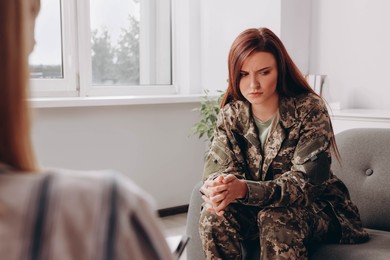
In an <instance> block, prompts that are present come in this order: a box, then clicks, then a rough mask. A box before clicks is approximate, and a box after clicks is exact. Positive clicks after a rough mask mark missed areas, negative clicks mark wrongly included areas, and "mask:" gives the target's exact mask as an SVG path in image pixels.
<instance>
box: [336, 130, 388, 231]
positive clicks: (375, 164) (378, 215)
mask: <svg viewBox="0 0 390 260" xmlns="http://www.w3.org/2000/svg"><path fill="white" fill-rule="evenodd" d="M336 142H337V146H338V149H339V151H340V155H341V164H340V163H339V162H338V161H337V160H336V159H333V162H332V170H333V173H334V174H335V175H336V176H338V177H339V178H340V179H341V180H342V181H343V182H344V183H345V185H346V186H347V188H348V190H349V192H350V195H351V199H352V201H353V202H354V203H355V205H356V206H357V207H358V208H359V212H360V216H361V219H362V222H363V226H364V227H367V228H372V229H381V230H387V231H390V129H374V128H364V129H363V128H361V129H350V130H346V131H344V132H341V133H339V134H337V135H336Z"/></svg>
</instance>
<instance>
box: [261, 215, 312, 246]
mask: <svg viewBox="0 0 390 260" xmlns="http://www.w3.org/2000/svg"><path fill="white" fill-rule="evenodd" d="M308 221H309V220H308V216H307V214H306V213H305V210H304V209H300V208H267V209H263V210H261V211H260V212H259V214H258V225H259V232H260V237H263V238H264V237H268V238H273V239H276V240H278V241H280V242H284V243H287V244H289V243H291V242H292V241H291V240H292V239H298V240H301V241H302V242H303V241H304V240H305V238H306V237H307V236H308V235H309V232H310V228H309V223H308Z"/></svg>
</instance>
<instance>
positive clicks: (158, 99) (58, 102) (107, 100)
mask: <svg viewBox="0 0 390 260" xmlns="http://www.w3.org/2000/svg"><path fill="white" fill-rule="evenodd" d="M201 97H202V95H200V94H192V95H159V96H112V97H110V96H104V97H63V98H31V99H29V102H30V104H31V106H32V107H33V108H50V107H93V106H125V105H146V104H175V103H198V102H200V101H201Z"/></svg>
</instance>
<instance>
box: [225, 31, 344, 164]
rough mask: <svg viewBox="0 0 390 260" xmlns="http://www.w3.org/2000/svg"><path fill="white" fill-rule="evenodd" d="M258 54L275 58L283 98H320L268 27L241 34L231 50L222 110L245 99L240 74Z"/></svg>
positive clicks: (337, 156) (333, 140)
mask: <svg viewBox="0 0 390 260" xmlns="http://www.w3.org/2000/svg"><path fill="white" fill-rule="evenodd" d="M255 52H268V53H271V54H272V55H273V56H274V57H275V60H276V63H277V70H278V81H277V86H276V89H277V92H278V94H279V96H281V97H283V96H284V97H292V96H297V95H299V94H303V93H312V94H314V95H317V94H316V93H315V92H314V91H313V89H312V88H311V87H310V86H309V84H308V83H307V81H306V80H305V78H304V76H303V75H302V73H301V72H300V71H299V69H298V67H297V66H296V65H295V63H294V62H293V60H292V59H291V57H290V55H289V54H288V52H287V50H286V48H285V47H284V45H283V43H282V41H281V40H280V39H279V37H278V36H276V35H275V34H274V33H273V32H272V31H271V30H269V29H267V28H259V29H257V28H251V29H247V30H245V31H243V32H242V33H240V34H239V35H238V36H237V38H236V39H235V40H234V42H233V44H232V46H231V48H230V52H229V57H228V71H229V79H228V88H227V91H226V92H225V95H224V97H223V99H222V102H221V107H223V106H225V105H226V104H227V103H229V102H230V101H232V100H245V98H244V96H243V95H242V94H241V91H240V80H241V73H240V71H241V68H242V64H243V63H244V61H245V60H246V58H248V57H249V56H250V55H251V54H252V53H255ZM317 96H318V95H317ZM330 127H331V130H332V137H331V147H332V150H333V152H334V154H335V156H336V158H337V159H338V160H339V158H340V154H339V151H338V149H337V145H336V141H335V138H334V133H333V128H332V123H331V122H330Z"/></svg>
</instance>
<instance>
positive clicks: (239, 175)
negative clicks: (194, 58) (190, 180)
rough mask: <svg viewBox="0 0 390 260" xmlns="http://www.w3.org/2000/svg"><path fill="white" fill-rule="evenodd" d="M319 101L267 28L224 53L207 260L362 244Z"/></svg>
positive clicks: (208, 177)
mask: <svg viewBox="0 0 390 260" xmlns="http://www.w3.org/2000/svg"><path fill="white" fill-rule="evenodd" d="M331 150H332V152H333V153H334V155H335V156H336V157H337V158H338V156H339V155H338V151H337V147H336V143H335V138H334V134H333V130H332V125H331V121H330V118H329V114H328V112H327V109H326V106H325V104H324V101H323V100H322V98H321V97H320V96H318V95H317V94H316V93H314V91H313V90H312V89H311V88H310V86H309V85H308V84H307V82H306V81H305V79H304V77H303V76H302V74H301V73H300V72H299V70H298V68H297V67H296V65H295V64H294V63H293V61H292V60H291V58H290V56H289V55H288V53H287V51H286V49H285V47H284V46H283V43H282V42H281V41H280V39H279V38H278V37H277V36H276V35H275V34H274V33H273V32H272V31H270V30H269V29H266V28H260V29H248V30H246V31H244V32H242V33H241V34H240V35H239V36H238V37H237V38H236V40H235V41H234V43H233V45H232V47H231V50H230V53H229V85H228V89H227V92H226V94H225V96H224V99H223V101H222V104H221V111H220V114H219V117H218V122H217V128H216V130H215V135H214V139H213V142H212V144H211V147H210V151H209V153H208V156H207V158H206V162H205V168H204V176H203V178H204V184H203V186H202V188H201V193H202V194H203V196H202V198H203V200H204V203H203V207H202V211H201V218H200V226H199V231H200V235H201V240H202V244H203V249H204V251H205V254H206V258H207V259H241V258H242V250H241V242H242V241H243V240H256V239H258V238H259V239H260V254H261V256H260V258H261V259H307V256H308V252H307V246H308V243H309V242H312V241H332V242H338V243H357V242H362V241H365V240H367V239H368V234H367V232H366V231H364V230H363V228H362V225H361V221H360V217H359V213H358V209H357V208H356V206H355V205H354V204H353V203H352V202H351V200H350V197H349V193H348V190H347V188H346V187H345V185H344V184H343V183H342V182H341V181H340V180H339V179H338V178H337V177H336V176H335V175H333V174H332V172H331V170H330V164H331Z"/></svg>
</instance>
